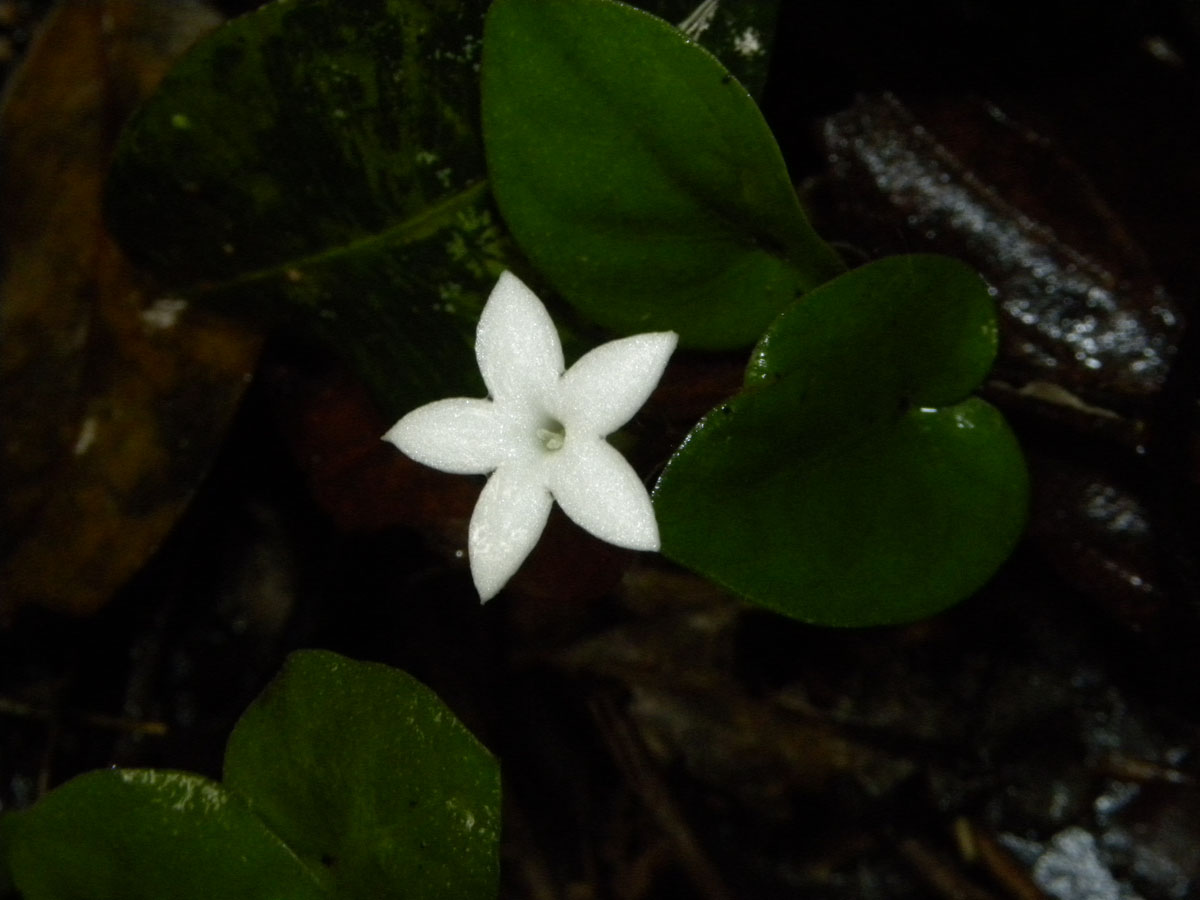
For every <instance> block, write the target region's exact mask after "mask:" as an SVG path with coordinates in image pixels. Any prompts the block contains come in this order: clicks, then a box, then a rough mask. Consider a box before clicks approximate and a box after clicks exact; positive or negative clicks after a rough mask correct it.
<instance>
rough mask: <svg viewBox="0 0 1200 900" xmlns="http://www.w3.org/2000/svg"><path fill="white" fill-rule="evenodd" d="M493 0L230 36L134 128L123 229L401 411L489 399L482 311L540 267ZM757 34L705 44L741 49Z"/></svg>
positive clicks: (323, 3)
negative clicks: (499, 201)
mask: <svg viewBox="0 0 1200 900" xmlns="http://www.w3.org/2000/svg"><path fill="white" fill-rule="evenodd" d="M745 5H746V4H745V3H741V4H736V6H737V8H739V9H741V8H742V7H744V6H745ZM751 5H752V4H751ZM486 6H487V3H486V0H467V2H459V0H454V2H451V0H372V2H353V3H351V2H345V0H281V2H276V3H269V4H266V5H265V6H263V7H262V8H261V9H259V10H257V11H255V12H253V13H250V14H248V15H246V16H243V17H241V18H239V19H236V20H234V21H232V22H230V23H228V24H227V25H226V26H225V27H223V28H221V29H219V30H218V31H217V32H216V33H214V34H213V35H211V36H210V37H208V38H207V39H205V40H202V41H200V42H199V43H198V44H197V45H196V46H195V48H194V49H193V50H192V52H191V53H189V55H188V56H187V57H186V58H185V59H184V60H183V61H182V62H181V63H180V64H179V65H178V66H177V67H176V68H175V69H174V70H173V71H172V72H171V73H170V74H169V75H168V77H167V79H166V80H165V81H164V83H163V85H162V87H161V89H160V90H159V91H158V93H157V94H156V95H155V96H154V97H153V98H152V99H151V100H150V101H149V102H148V103H147V104H146V105H145V106H143V107H142V109H141V110H140V111H139V112H138V114H137V115H136V116H135V117H134V118H133V119H132V120H131V122H130V123H129V125H128V127H127V128H126V130H125V132H124V133H123V136H122V140H121V144H120V147H119V149H118V152H117V155H116V159H115V163H114V166H113V170H112V174H111V177H110V179H109V182H108V186H107V196H106V207H107V214H108V218H109V220H110V223H111V225H112V228H113V231H114V233H115V234H116V235H117V236H118V238H119V239H120V241H121V243H122V245H123V246H124V247H125V249H126V250H127V251H128V252H129V253H130V255H131V256H132V257H133V258H134V259H135V260H136V261H137V262H138V263H139V264H141V265H144V266H146V267H149V268H150V269H152V270H153V271H154V272H155V273H156V274H157V275H158V276H159V277H160V278H162V279H163V280H164V281H165V283H167V284H169V285H172V286H174V287H175V288H176V289H177V290H179V291H180V292H181V293H183V294H184V295H186V296H187V297H188V298H189V299H193V300H197V301H199V302H201V303H204V304H206V305H209V306H215V307H217V308H220V309H223V310H236V311H240V312H243V313H247V314H250V315H253V316H254V317H256V318H263V317H267V318H270V319H275V318H278V317H285V318H289V319H291V320H292V321H293V322H294V323H295V324H296V325H297V326H299V327H300V328H302V329H305V330H307V331H309V332H311V333H312V334H314V335H315V336H316V337H317V338H319V339H321V340H324V341H327V342H329V343H332V344H333V345H334V346H335V347H337V348H338V349H339V350H340V351H341V353H342V355H343V356H344V357H345V358H347V359H348V360H349V361H350V362H351V364H352V365H353V366H354V367H355V368H356V370H357V371H358V373H359V375H360V376H361V377H362V378H363V379H364V380H365V381H366V382H367V384H368V385H369V386H370V387H371V388H372V389H373V391H374V393H375V395H376V398H377V399H378V400H379V401H380V402H381V404H382V406H383V407H384V408H385V409H384V411H385V412H387V413H389V414H399V413H400V412H403V411H406V410H408V409H410V408H411V407H412V406H414V405H416V404H418V403H421V402H425V401H428V400H432V399H435V398H438V397H443V396H447V395H455V394H481V393H482V390H483V389H482V384H481V383H480V382H479V379H478V375H477V370H476V367H475V365H474V360H473V356H472V349H471V348H472V345H473V341H474V330H475V325H476V322H477V320H478V315H479V310H480V309H481V307H482V304H483V301H484V299H485V298H486V296H487V293H488V292H489V291H490V289H491V287H492V284H493V283H494V281H495V278H496V277H497V275H498V274H499V273H500V271H502V270H503V269H504V268H508V267H512V266H514V265H515V266H516V267H518V268H520V267H521V266H522V265H523V264H522V262H521V260H520V257H519V255H518V254H516V253H515V251H514V249H513V247H512V245H511V241H510V239H509V237H508V235H507V232H505V231H504V229H503V227H502V226H501V225H500V221H499V216H498V214H497V213H495V211H494V210H493V207H492V202H491V197H490V194H489V192H488V189H487V184H486V182H485V166H484V159H483V151H482V144H481V140H480V137H479V86H478V82H479V73H478V66H479V53H480V46H481V33H482V20H483V12H484V9H485V8H486ZM756 21H757V20H756V18H755V17H753V16H749V15H748V14H745V13H742V14H740V15H732V14H731V13H722V15H720V16H718V17H717V18H716V19H713V20H711V22H710V25H711V27H710V28H709V29H708V30H707V31H706V35H708V36H710V37H712V38H713V39H714V40H720V41H722V44H723V46H725V47H726V49H728V50H729V51H730V52H738V51H737V48H738V46H741V47H742V48H743V50H744V48H745V47H746V46H747V43H746V40H745V35H746V34H747V32H748V31H752V32H753V34H754V35H755V36H756V37H755V40H758V37H757V36H759V35H760V34H761V31H762V29H761V28H760V27H758V26H757V25H756V24H755V22H756ZM742 23H745V24H744V25H743V24H742ZM734 27H739V28H741V30H740V31H738V32H736V33H732V32H731V29H732V28H734ZM731 33H732V34H733V36H732V37H730V35H731ZM739 37H740V38H742V41H741V44H740V45H739V43H738V38H739ZM744 57H745V54H744V53H743V54H742V56H741V57H739V59H743V58H744ZM755 58H756V59H757V58H758V57H755ZM744 61H745V62H747V63H749V62H752V60H749V59H745V60H744ZM748 71H753V70H752V69H750V70H748Z"/></svg>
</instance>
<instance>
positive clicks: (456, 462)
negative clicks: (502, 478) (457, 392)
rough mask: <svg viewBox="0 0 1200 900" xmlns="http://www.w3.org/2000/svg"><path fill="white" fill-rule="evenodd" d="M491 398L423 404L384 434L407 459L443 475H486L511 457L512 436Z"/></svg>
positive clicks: (463, 398)
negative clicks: (446, 473) (439, 471)
mask: <svg viewBox="0 0 1200 900" xmlns="http://www.w3.org/2000/svg"><path fill="white" fill-rule="evenodd" d="M502 426H503V422H502V421H501V418H500V417H499V416H498V415H497V414H496V408H495V404H493V403H492V402H491V401H489V400H472V399H469V398H466V397H456V398H453V399H451V400H438V401H436V402H434V403H427V404H426V405H425V406H420V407H417V408H416V409H414V410H413V411H412V412H410V413H409V414H408V415H406V416H405V417H404V418H403V419H401V420H400V421H399V422H397V423H396V424H395V425H393V426H392V427H391V429H389V431H388V433H387V434H385V435H384V436H383V439H384V440H385V441H391V442H392V443H393V444H395V445H396V446H397V447H399V448H400V450H401V451H402V452H403V453H404V454H405V455H406V456H409V457H411V458H412V459H415V460H416V461H417V462H419V463H424V464H425V465H427V466H431V467H432V468H434V469H440V470H441V471H443V472H453V473H455V474H456V475H485V474H487V473H488V472H490V471H492V470H493V469H494V468H496V466H498V465H500V463H501V462H502V461H503V460H504V459H505V458H507V457H508V456H509V455H510V453H511V451H512V448H511V446H510V445H509V443H508V442H506V440H505V438H506V437H507V436H508V435H509V433H510V432H509V431H508V429H507V428H506V427H502Z"/></svg>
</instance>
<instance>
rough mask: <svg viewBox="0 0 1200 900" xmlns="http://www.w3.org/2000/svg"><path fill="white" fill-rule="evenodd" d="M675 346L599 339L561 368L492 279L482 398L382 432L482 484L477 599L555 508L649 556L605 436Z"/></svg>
mask: <svg viewBox="0 0 1200 900" xmlns="http://www.w3.org/2000/svg"><path fill="white" fill-rule="evenodd" d="M677 340H678V336H677V335H676V334H675V333H674V332H672V331H663V332H655V333H652V334H639V335H634V336H632V337H627V338H622V339H620V340H615V341H610V342H608V343H607V344H602V345H601V346H599V347H597V348H595V349H594V350H592V351H591V352H589V353H587V354H585V355H584V356H583V357H582V358H581V359H580V360H579V361H578V362H576V363H575V365H573V366H572V367H571V368H570V369H569V370H567V371H564V369H565V363H564V360H563V352H562V344H561V343H560V341H559V338H558V332H557V331H555V328H554V323H553V322H552V321H551V320H550V315H549V313H547V312H546V308H545V307H544V306H543V305H542V303H541V301H540V300H538V298H537V296H536V295H535V294H534V293H533V291H531V290H530V289H529V288H528V287H526V286H525V285H524V284H523V283H522V282H521V280H520V279H519V278H517V277H516V276H515V275H513V274H512V273H510V272H505V273H504V274H503V275H501V276H500V280H499V281H498V282H497V284H496V287H495V288H494V289H493V290H492V293H491V296H489V297H488V301H487V304H486V305H485V306H484V309H483V313H482V315H481V316H480V318H479V328H478V331H477V332H476V337H475V356H476V359H477V360H478V362H479V370H480V372H481V374H482V375H483V381H484V384H485V385H486V386H487V389H488V393H489V395H490V399H486V400H482V399H474V398H466V397H456V398H453V399H448V400H438V401H436V402H434V403H429V404H427V405H425V406H422V407H419V408H418V409H415V410H413V411H412V412H410V413H409V414H408V415H406V416H405V417H404V418H402V419H401V420H400V421H399V422H397V423H396V424H395V425H394V426H393V427H392V428H391V429H390V430H389V431H388V433H387V434H385V435H384V439H385V440H387V441H390V442H392V443H393V444H395V445H396V446H397V447H398V448H400V450H401V451H403V452H404V453H405V454H406V455H408V456H410V457H411V458H412V459H414V460H416V461H417V462H420V463H423V464H425V465H427V466H430V467H432V468H435V469H440V470H441V471H443V472H452V473H456V474H461V475H490V477H489V479H488V482H487V485H486V486H485V487H484V489H483V493H482V494H481V495H480V497H479V502H478V504H476V506H475V511H474V513H473V514H472V516H471V523H470V527H469V530H468V536H467V551H468V556H469V559H470V565H471V575H472V577H473V578H474V581H475V588H476V590H477V591H478V592H479V597H480V600H482V601H487V600H490V599H491V598H492V597H494V596H495V595H496V594H497V593H498V592H499V591H500V589H501V588H502V587H504V585H505V584H506V583H507V582H508V580H509V579H510V578H511V577H512V576H513V574H514V573H515V572H516V571H517V569H518V568H519V567H520V566H521V563H523V562H524V561H525V558H526V557H527V556H528V555H529V553H530V552H531V551H532V550H533V548H534V545H535V544H536V543H537V541H538V538H539V537H541V534H542V529H543V528H545V526H546V520H547V518H548V517H549V515H550V508H551V506H552V505H553V503H554V502H555V501H557V502H558V504H559V506H561V507H562V509H563V512H565V513H566V514H567V515H568V516H569V517H570V518H571V519H573V520H574V521H575V523H576V524H578V525H579V526H581V527H582V528H584V529H585V530H587V531H589V532H591V533H592V534H593V535H595V536H596V537H598V538H600V539H601V540H605V541H608V542H609V543H611V544H616V545H617V546H619V547H627V548H629V549H632V550H658V549H659V535H658V523H657V522H656V521H655V518H654V507H653V506H652V505H651V503H650V496H649V494H648V493H647V492H646V487H645V485H644V484H642V481H641V479H640V478H639V477H638V475H637V473H636V472H635V471H634V470H633V468H632V467H631V466H630V465H629V463H628V462H626V461H625V458H624V457H623V456H621V454H620V453H618V452H617V451H616V450H615V449H613V447H612V446H611V445H610V444H609V443H608V442H607V441H606V440H605V438H606V437H607V436H608V435H609V434H611V433H612V432H614V431H616V430H617V429H618V428H620V427H621V426H622V425H624V424H625V423H626V422H628V421H629V420H630V419H631V418H632V417H633V415H634V413H636V412H637V411H638V410H639V409H640V408H641V406H642V404H643V403H645V402H646V399H647V398H648V397H649V396H650V392H651V391H653V390H654V387H655V385H657V384H658V381H659V379H660V378H661V377H662V373H663V370H664V369H665V368H666V365H667V360H668V359H669V358H670V356H671V353H672V352H674V350H675V344H676V342H677Z"/></svg>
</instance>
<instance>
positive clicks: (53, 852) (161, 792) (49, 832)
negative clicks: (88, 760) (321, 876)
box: [3, 769, 329, 900]
mask: <svg viewBox="0 0 1200 900" xmlns="http://www.w3.org/2000/svg"><path fill="white" fill-rule="evenodd" d="M3 830H4V832H5V836H6V838H7V840H6V841H5V842H4V844H5V848H6V850H7V855H8V865H9V867H10V869H11V872H12V876H13V881H14V883H15V884H16V886H17V887H18V888H19V889H20V891H21V895H22V896H23V897H24V898H25V900H76V898H87V900H163V898H166V897H169V898H172V900H212V898H214V897H221V898H229V900H263V898H266V897H288V898H289V900H323V898H327V897H328V896H329V895H328V894H327V893H326V891H325V890H324V889H323V888H322V886H321V884H320V883H319V881H318V879H317V877H316V875H315V874H314V873H313V872H312V871H310V869H309V868H308V867H307V866H305V865H304V864H303V863H302V862H301V861H300V860H299V859H298V858H297V857H296V856H295V854H294V853H292V851H291V850H289V849H288V847H287V846H286V845H285V844H284V843H283V841H281V840H280V839H279V838H278V837H277V836H276V835H274V834H272V833H271V831H270V830H269V829H268V828H267V826H266V825H264V824H263V823H262V821H261V820H259V819H258V818H257V817H256V816H255V815H254V814H253V813H251V812H250V810H249V809H248V808H247V806H246V804H245V803H244V802H242V801H241V800H240V799H239V798H238V797H236V796H234V795H233V794H232V793H230V792H229V791H227V790H225V789H224V788H223V787H221V785H219V784H217V783H216V782H213V781H209V780H208V779H207V778H202V777H201V776H199V775H192V774H190V773H185V772H162V771H154V770H149V769H109V770H105V771H100V772H90V773H88V774H86V775H80V776H79V777H78V778H75V779H73V780H72V781H69V782H67V783H66V784H64V785H63V786H62V787H59V788H58V789H56V790H54V791H52V792H51V793H50V794H48V795H47V796H46V797H45V798H43V799H42V800H41V801H40V802H39V803H38V804H37V805H36V806H34V807H32V808H30V809H28V810H25V811H23V812H19V813H12V814H9V815H6V816H5V818H4V821H3Z"/></svg>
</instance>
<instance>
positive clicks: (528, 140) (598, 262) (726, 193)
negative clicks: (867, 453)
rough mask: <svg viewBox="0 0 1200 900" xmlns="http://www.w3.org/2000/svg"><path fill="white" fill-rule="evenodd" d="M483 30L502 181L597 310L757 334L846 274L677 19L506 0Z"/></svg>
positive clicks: (760, 127) (575, 2) (768, 142)
mask: <svg viewBox="0 0 1200 900" xmlns="http://www.w3.org/2000/svg"><path fill="white" fill-rule="evenodd" d="M483 43H484V53H483V69H482V86H483V128H484V139H485V145H486V149H487V161H488V171H489V173H490V176H491V179H492V190H493V193H494V195H495V197H496V200H497V203H498V204H499V206H500V209H501V212H502V213H503V214H504V218H505V221H506V222H507V223H508V226H509V228H510V229H511V230H512V233H513V236H514V237H515V238H516V240H517V242H518V243H519V244H520V245H521V248H522V249H523V250H524V251H525V252H526V253H527V254H528V255H529V257H530V258H531V259H532V261H533V262H534V264H535V265H536V266H537V267H538V268H539V269H540V270H541V271H542V272H543V273H544V274H545V275H546V276H547V277H548V278H549V279H550V281H551V282H552V283H553V284H554V286H555V287H556V288H557V289H558V290H559V291H560V292H561V293H562V294H563V296H564V297H565V298H566V299H567V300H568V301H570V302H571V303H573V304H574V305H576V306H577V307H578V308H579V309H580V310H581V311H582V312H583V313H584V314H585V315H587V316H588V317H589V318H591V319H593V320H595V321H596V322H599V323H600V324H602V325H604V326H606V327H608V328H611V329H613V330H615V331H618V332H635V331H650V330H659V329H672V330H675V331H677V332H678V333H679V335H680V341H681V343H682V344H683V345H685V346H691V347H698V348H707V349H720V348H730V347H738V346H745V345H747V344H749V343H751V342H752V341H754V340H755V338H757V337H758V336H759V335H760V334H761V333H762V331H763V329H764V328H765V327H766V326H767V324H768V323H769V322H770V321H771V320H772V319H773V318H774V317H775V316H776V315H777V314H778V313H779V311H780V310H781V309H783V308H784V307H785V306H786V305H787V304H788V303H790V302H791V301H792V300H793V299H795V297H796V296H797V294H799V293H801V292H803V291H806V290H809V289H811V288H813V287H815V286H816V285H817V284H820V283H821V282H823V281H825V280H826V279H827V278H830V277H832V276H833V275H835V274H837V273H838V272H839V271H840V270H841V263H840V261H839V260H838V259H837V257H836V255H835V254H834V253H833V251H832V250H830V249H829V247H828V246H826V245H825V244H824V243H823V242H822V241H821V240H820V238H818V237H817V236H816V234H815V232H813V230H812V228H811V226H810V225H809V224H808V222H807V220H806V219H805V217H804V213H803V211H802V210H801V208H800V204H799V201H798V200H797V198H796V194H795V191H794V190H793V189H792V185H791V182H790V181H789V179H788V174H787V170H786V168H785V166H784V162H783V158H782V156H781V155H780V152H779V148H778V146H777V145H776V144H775V140H774V138H773V137H772V135H771V132H770V130H769V129H768V128H767V125H766V123H765V122H764V121H763V119H762V116H761V115H760V113H759V111H758V109H757V107H756V106H755V105H754V102H753V101H752V100H751V99H750V97H749V95H748V94H747V93H746V91H745V89H744V88H743V87H742V86H741V85H740V84H738V83H737V82H736V81H735V80H734V79H733V78H732V77H731V76H730V75H729V73H728V72H727V71H726V70H725V69H724V68H723V67H722V66H721V64H720V63H719V62H717V60H716V59H715V58H713V57H712V56H711V55H710V54H709V53H708V52H706V51H705V50H703V49H701V48H700V47H699V46H697V45H696V44H693V43H690V42H689V41H687V40H686V39H685V38H684V37H683V36H682V35H681V34H680V32H679V31H678V30H676V29H675V28H673V27H672V26H670V25H668V24H667V23H666V22H664V21H662V20H660V19H656V18H654V17H653V16H650V15H647V14H646V13H643V12H640V11H639V10H636V9H634V8H632V7H629V6H625V5H623V4H620V3H615V2H611V0H497V2H496V3H494V4H493V5H492V8H491V10H490V11H489V12H488V15H487V20H486V23H485V28H484V39H483Z"/></svg>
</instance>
